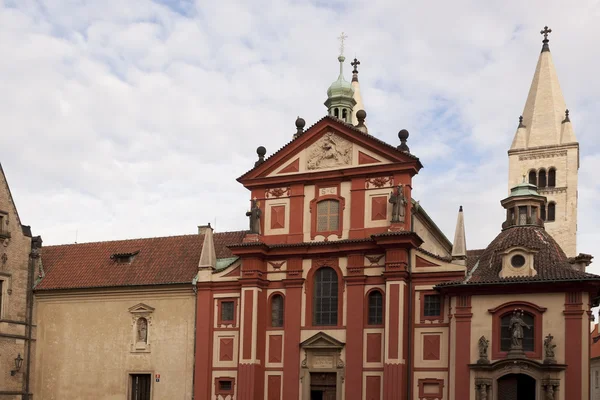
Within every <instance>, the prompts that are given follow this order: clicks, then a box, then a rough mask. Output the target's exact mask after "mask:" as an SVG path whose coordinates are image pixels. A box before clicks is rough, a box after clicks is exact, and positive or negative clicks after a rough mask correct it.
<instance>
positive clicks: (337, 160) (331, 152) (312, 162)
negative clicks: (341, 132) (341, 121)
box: [306, 132, 352, 170]
mask: <svg viewBox="0 0 600 400" xmlns="http://www.w3.org/2000/svg"><path fill="white" fill-rule="evenodd" d="M350 164H352V143H351V142H349V141H347V140H346V139H344V138H342V137H340V136H338V135H336V134H335V133H332V132H329V133H326V134H325V135H323V137H321V138H320V139H319V140H317V141H316V142H315V143H313V144H312V145H311V146H310V147H309V148H308V150H307V161H306V169H308V170H315V169H322V168H332V167H339V166H343V165H350Z"/></svg>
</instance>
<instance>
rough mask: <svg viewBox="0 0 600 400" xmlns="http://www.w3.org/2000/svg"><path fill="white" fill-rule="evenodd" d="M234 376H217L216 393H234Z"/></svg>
mask: <svg viewBox="0 0 600 400" xmlns="http://www.w3.org/2000/svg"><path fill="white" fill-rule="evenodd" d="M233 386H234V380H233V378H217V379H215V392H216V393H215V394H217V395H223V396H225V395H233Z"/></svg>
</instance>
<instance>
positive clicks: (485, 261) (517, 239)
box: [439, 225, 600, 286]
mask: <svg viewBox="0 0 600 400" xmlns="http://www.w3.org/2000/svg"><path fill="white" fill-rule="evenodd" d="M512 247H525V248H528V249H531V250H535V251H536V253H535V255H534V257H533V259H534V268H535V270H536V271H537V275H536V276H533V277H529V276H527V277H506V278H500V277H499V274H500V271H501V269H502V255H501V253H502V252H503V251H505V250H507V249H510V248H512ZM476 256H477V254H476V253H475V254H473V255H472V257H476ZM468 258H469V256H467V261H469V260H468ZM571 280H600V276H597V275H594V274H588V273H585V272H580V271H577V270H575V269H573V268H572V266H571V264H570V263H569V262H568V260H567V256H566V255H565V253H564V251H563V250H562V249H561V248H560V246H559V245H558V243H556V241H555V240H554V239H553V238H552V236H550V234H549V233H548V232H546V230H545V229H544V228H543V227H540V226H533V225H527V226H513V227H511V228H508V229H505V230H503V231H502V232H500V234H499V235H498V236H496V238H495V239H494V240H493V241H492V243H490V245H489V246H488V247H487V248H486V249H485V250H484V251H482V252H481V254H480V255H479V257H478V260H477V261H476V262H475V264H474V265H473V267H471V268H469V270H468V273H467V276H466V277H465V279H464V280H461V281H453V282H447V283H443V284H441V285H439V286H448V285H464V284H467V285H476V284H493V283H509V282H553V281H571Z"/></svg>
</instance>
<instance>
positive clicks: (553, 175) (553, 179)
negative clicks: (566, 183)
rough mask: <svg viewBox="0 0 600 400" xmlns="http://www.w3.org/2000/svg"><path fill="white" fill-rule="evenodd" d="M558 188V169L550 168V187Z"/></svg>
mask: <svg viewBox="0 0 600 400" xmlns="http://www.w3.org/2000/svg"><path fill="white" fill-rule="evenodd" d="M555 186H556V169H555V168H550V169H549V170H548V187H555Z"/></svg>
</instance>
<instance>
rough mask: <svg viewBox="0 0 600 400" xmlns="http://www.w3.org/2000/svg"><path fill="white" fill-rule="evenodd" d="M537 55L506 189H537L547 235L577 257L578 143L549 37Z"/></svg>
mask: <svg viewBox="0 0 600 400" xmlns="http://www.w3.org/2000/svg"><path fill="white" fill-rule="evenodd" d="M551 32H552V30H551V29H549V28H548V27H544V29H543V30H542V31H541V34H542V35H544V39H543V40H542V43H543V46H542V51H541V53H540V56H539V59H538V62H537V66H536V69H535V73H534V75H533V81H532V82H531V87H530V89H529V94H528V96H527V101H526V102H525V108H524V110H523V114H522V116H521V117H520V118H519V125H518V127H517V131H516V133H515V136H514V139H513V142H512V145H511V147H510V150H509V151H508V158H509V180H508V188H509V190H510V188H512V187H514V186H515V185H517V184H519V183H520V182H521V180H522V177H523V175H526V176H527V181H528V182H529V183H532V184H534V185H536V186H537V187H538V189H539V193H540V194H541V195H543V196H546V198H547V199H548V204H547V205H546V206H545V207H544V208H543V209H542V210H541V217H542V219H543V220H544V221H546V224H545V227H546V230H547V231H548V232H549V233H550V234H551V235H552V236H553V237H554V239H555V240H556V241H557V242H558V243H559V244H560V246H561V247H562V249H563V250H564V251H565V253H567V255H568V256H570V257H572V256H575V255H576V233H577V171H578V169H579V144H578V143H577V139H576V138H575V133H574V131H573V127H572V126H571V119H570V117H569V111H568V110H567V109H566V108H567V107H566V104H565V99H564V97H563V94H562V90H561V89H560V84H559V83H558V75H557V73H556V69H555V67H554V62H553V60H552V55H551V53H550V46H549V39H548V34H549V33H551Z"/></svg>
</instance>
